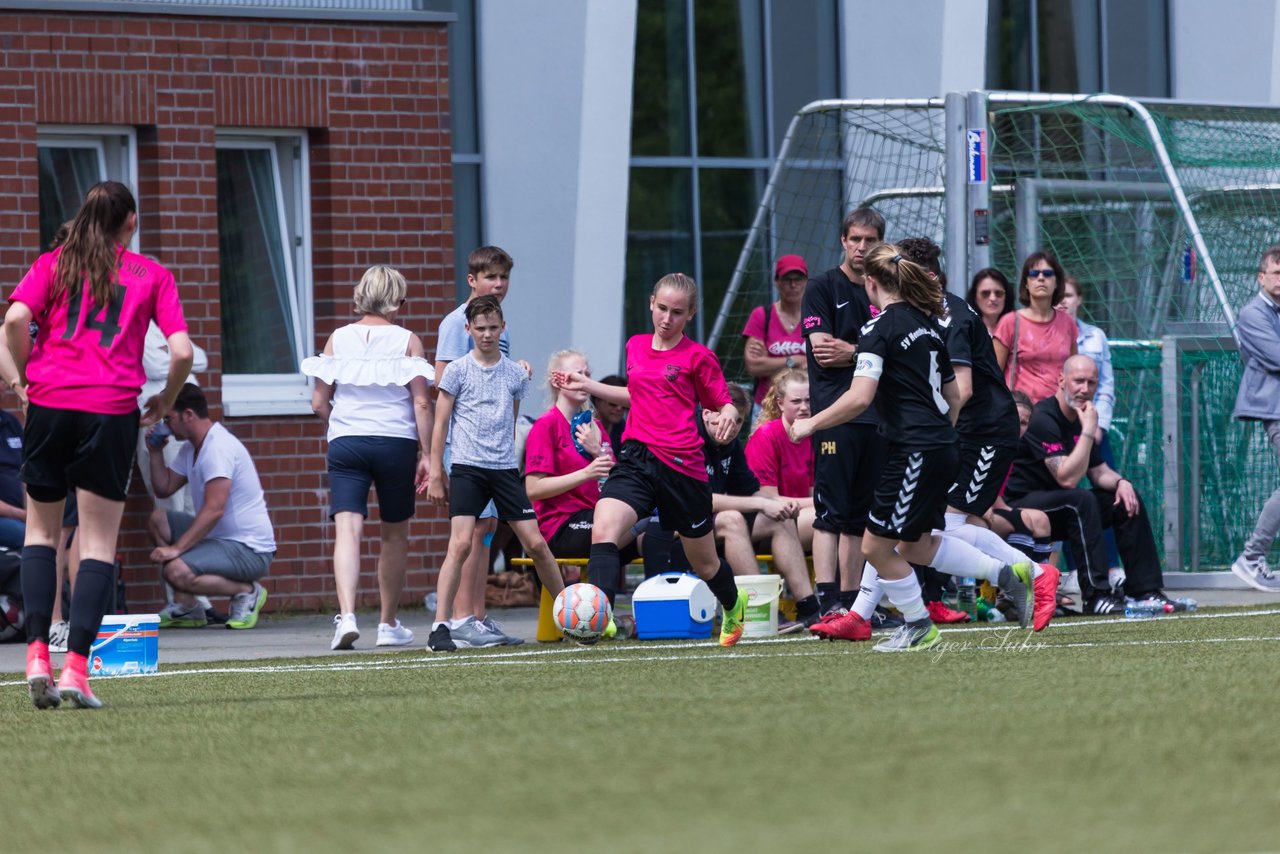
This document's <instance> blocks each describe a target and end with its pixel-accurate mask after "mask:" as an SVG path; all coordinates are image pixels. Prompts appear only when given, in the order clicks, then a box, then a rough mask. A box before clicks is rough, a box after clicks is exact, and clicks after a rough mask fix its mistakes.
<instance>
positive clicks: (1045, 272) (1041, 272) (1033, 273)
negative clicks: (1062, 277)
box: [1027, 267, 1057, 279]
mask: <svg viewBox="0 0 1280 854" xmlns="http://www.w3.org/2000/svg"><path fill="white" fill-rule="evenodd" d="M1055 275H1057V274H1056V273H1054V272H1053V268H1052V267H1041V268H1040V269H1037V270H1028V271H1027V278H1028V279H1038V278H1040V277H1041V276H1044V277H1045V278H1046V279H1052V278H1053V277H1054V276H1055Z"/></svg>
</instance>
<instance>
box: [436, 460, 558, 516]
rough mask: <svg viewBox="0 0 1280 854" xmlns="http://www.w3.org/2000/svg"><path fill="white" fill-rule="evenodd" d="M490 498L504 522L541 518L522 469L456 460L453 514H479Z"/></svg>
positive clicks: (452, 473)
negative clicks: (536, 510) (525, 489)
mask: <svg viewBox="0 0 1280 854" xmlns="http://www.w3.org/2000/svg"><path fill="white" fill-rule="evenodd" d="M490 501H493V503H494V504H496V505H497V507H498V518H499V519H501V520H502V521H504V522H518V521H520V520H522V519H530V520H533V521H536V520H537V518H538V516H537V514H535V513H534V512H533V502H531V501H530V500H529V495H528V493H526V492H525V491H524V483H523V482H522V481H521V480H520V471H519V470H518V469H482V468H480V467H479V466H469V465H467V464H465V463H454V464H453V467H452V469H451V470H450V472H449V518H451V519H452V518H453V517H454V516H475V517H477V518H479V516H480V513H481V512H482V511H483V510H484V508H485V505H487V504H488V503H489V502H490Z"/></svg>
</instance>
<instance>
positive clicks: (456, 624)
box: [449, 617, 473, 631]
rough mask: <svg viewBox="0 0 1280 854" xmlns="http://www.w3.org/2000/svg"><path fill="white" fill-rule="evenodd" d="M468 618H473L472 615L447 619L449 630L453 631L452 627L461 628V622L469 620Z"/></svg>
mask: <svg viewBox="0 0 1280 854" xmlns="http://www.w3.org/2000/svg"><path fill="white" fill-rule="evenodd" d="M470 619H473V618H472V617H459V618H458V619H455V620H450V621H449V631H453V630H454V629H460V628H462V624H463V623H465V622H466V621H467V620H470Z"/></svg>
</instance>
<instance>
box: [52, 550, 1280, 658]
mask: <svg viewBox="0 0 1280 854" xmlns="http://www.w3.org/2000/svg"><path fill="white" fill-rule="evenodd" d="M1231 571H1232V572H1234V573H1235V574H1236V577H1237V578H1239V579H1240V580H1241V581H1243V582H1244V583H1245V584H1247V585H1249V586H1250V587H1252V588H1253V589H1255V590H1261V591H1262V592H1263V593H1280V578H1276V576H1275V573H1273V572H1272V571H1271V569H1270V568H1269V567H1268V566H1267V559H1266V558H1265V557H1259V558H1254V559H1253V560H1249V559H1248V558H1247V557H1245V556H1244V555H1240V557H1238V558H1236V560H1235V563H1233V564H1231ZM52 637H53V635H52V634H51V635H50V638H52ZM49 649H51V650H52V649H53V641H52V640H50V642H49Z"/></svg>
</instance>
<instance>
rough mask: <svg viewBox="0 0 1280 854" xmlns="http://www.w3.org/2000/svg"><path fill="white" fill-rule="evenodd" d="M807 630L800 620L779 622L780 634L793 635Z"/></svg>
mask: <svg viewBox="0 0 1280 854" xmlns="http://www.w3.org/2000/svg"><path fill="white" fill-rule="evenodd" d="M803 628H805V625H804V623H802V622H800V621H799V620H787V619H782V620H779V621H778V634H780V635H791V634H795V633H796V632H798V631H800V630H801V629H803Z"/></svg>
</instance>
